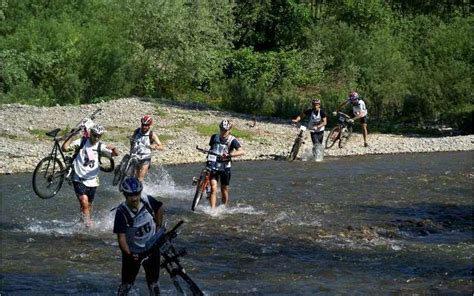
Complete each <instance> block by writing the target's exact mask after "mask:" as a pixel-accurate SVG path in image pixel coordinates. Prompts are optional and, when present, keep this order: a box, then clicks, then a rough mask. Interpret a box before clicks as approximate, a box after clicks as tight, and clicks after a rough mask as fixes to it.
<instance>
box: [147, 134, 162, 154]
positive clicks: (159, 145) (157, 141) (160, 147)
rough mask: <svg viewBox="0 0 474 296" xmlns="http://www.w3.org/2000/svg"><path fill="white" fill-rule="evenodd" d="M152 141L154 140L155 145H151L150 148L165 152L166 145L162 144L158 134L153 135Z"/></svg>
mask: <svg viewBox="0 0 474 296" xmlns="http://www.w3.org/2000/svg"><path fill="white" fill-rule="evenodd" d="M151 139H152V140H153V144H151V145H150V148H151V149H153V150H164V149H165V145H163V144H161V142H160V139H159V138H158V135H157V134H156V133H153V135H152V136H151Z"/></svg>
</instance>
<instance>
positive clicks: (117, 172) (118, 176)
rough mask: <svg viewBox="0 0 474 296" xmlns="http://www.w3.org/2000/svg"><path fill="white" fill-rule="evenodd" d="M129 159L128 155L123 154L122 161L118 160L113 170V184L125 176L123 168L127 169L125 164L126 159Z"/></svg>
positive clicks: (116, 183) (126, 163)
mask: <svg viewBox="0 0 474 296" xmlns="http://www.w3.org/2000/svg"><path fill="white" fill-rule="evenodd" d="M129 159H130V157H129V155H128V154H127V155H125V156H124V157H123V158H122V161H121V162H120V164H119V165H118V166H116V167H115V170H114V179H113V180H112V184H113V185H114V186H116V185H118V184H120V183H121V182H122V179H123V178H124V176H125V170H126V169H127V165H128V160H129Z"/></svg>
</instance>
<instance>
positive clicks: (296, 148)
mask: <svg viewBox="0 0 474 296" xmlns="http://www.w3.org/2000/svg"><path fill="white" fill-rule="evenodd" d="M300 148H301V140H300V139H296V140H295V143H294V144H293V147H291V151H290V160H295V159H296V157H297V156H298V152H299V151H300Z"/></svg>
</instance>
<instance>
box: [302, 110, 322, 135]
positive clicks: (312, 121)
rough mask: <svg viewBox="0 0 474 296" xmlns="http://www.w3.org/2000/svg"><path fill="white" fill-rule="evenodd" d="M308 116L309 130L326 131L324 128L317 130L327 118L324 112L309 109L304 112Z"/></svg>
mask: <svg viewBox="0 0 474 296" xmlns="http://www.w3.org/2000/svg"><path fill="white" fill-rule="evenodd" d="M303 113H304V114H305V115H306V116H308V117H309V122H308V129H309V130H311V131H315V132H322V131H324V126H322V127H320V128H315V127H316V126H317V125H318V124H320V123H321V121H322V120H323V118H325V117H326V113H324V111H323V110H321V109H319V111H314V110H313V109H308V110H306V111H304V112H303Z"/></svg>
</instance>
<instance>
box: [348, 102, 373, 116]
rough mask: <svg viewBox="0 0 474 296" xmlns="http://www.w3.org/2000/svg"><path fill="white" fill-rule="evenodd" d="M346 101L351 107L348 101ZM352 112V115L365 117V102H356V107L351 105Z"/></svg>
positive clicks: (366, 112)
mask: <svg viewBox="0 0 474 296" xmlns="http://www.w3.org/2000/svg"><path fill="white" fill-rule="evenodd" d="M347 101H348V102H349V103H350V104H351V105H352V103H351V100H350V99H348V100H347ZM352 112H353V113H354V115H357V114H359V113H362V114H363V117H365V116H367V114H368V111H367V107H366V106H365V102H364V101H363V100H361V99H359V100H358V101H357V105H352Z"/></svg>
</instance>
